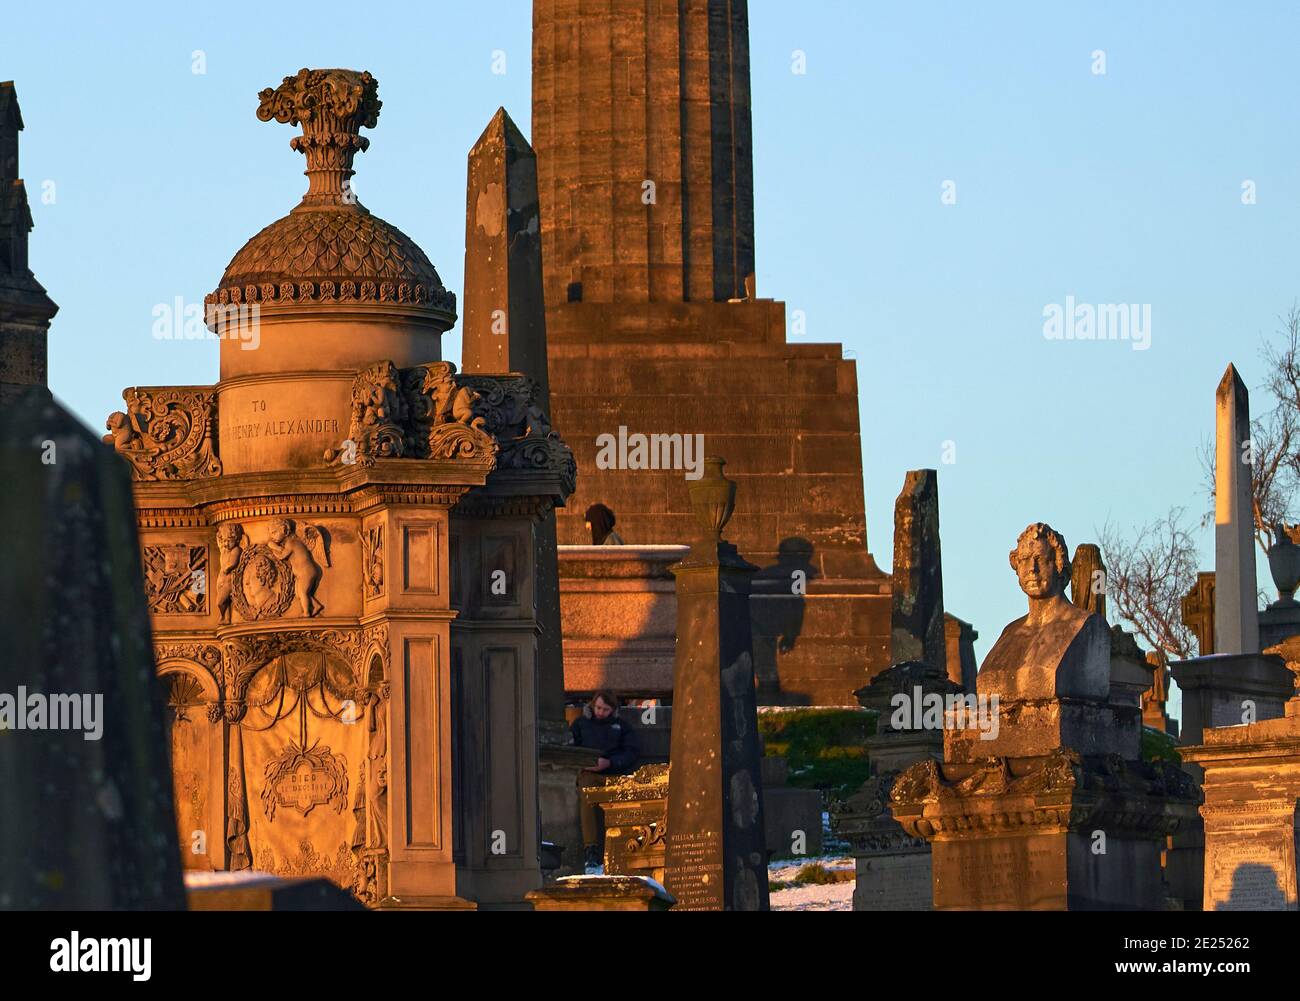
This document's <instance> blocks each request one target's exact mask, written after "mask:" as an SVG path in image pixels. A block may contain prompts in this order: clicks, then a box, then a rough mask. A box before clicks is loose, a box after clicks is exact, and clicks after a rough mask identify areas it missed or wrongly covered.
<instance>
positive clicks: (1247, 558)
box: [1214, 365, 1259, 653]
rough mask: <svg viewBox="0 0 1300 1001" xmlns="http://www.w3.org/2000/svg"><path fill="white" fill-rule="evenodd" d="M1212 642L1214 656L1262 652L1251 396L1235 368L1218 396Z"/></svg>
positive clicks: (1215, 447)
mask: <svg viewBox="0 0 1300 1001" xmlns="http://www.w3.org/2000/svg"><path fill="white" fill-rule="evenodd" d="M1214 403H1215V433H1214V575H1215V577H1214V595H1215V601H1214V641H1215V652H1216V653H1258V652H1259V613H1258V601H1257V599H1256V591H1255V515H1254V506H1253V504H1252V503H1251V500H1252V493H1251V463H1252V456H1251V448H1250V396H1249V394H1248V393H1247V391H1246V384H1245V383H1244V382H1242V381H1241V376H1240V375H1238V374H1237V369H1236V367H1235V366H1233V365H1229V366H1228V370H1227V371H1226V372H1224V373H1223V378H1222V379H1221V380H1220V382H1219V388H1218V391H1217V392H1216V393H1215V398H1214Z"/></svg>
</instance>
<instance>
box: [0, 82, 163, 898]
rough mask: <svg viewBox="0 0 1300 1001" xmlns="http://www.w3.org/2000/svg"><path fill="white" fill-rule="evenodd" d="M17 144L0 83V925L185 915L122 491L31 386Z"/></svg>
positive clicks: (115, 474) (118, 467) (31, 317)
mask: <svg viewBox="0 0 1300 1001" xmlns="http://www.w3.org/2000/svg"><path fill="white" fill-rule="evenodd" d="M21 128H22V118H21V115H20V114H19V112H18V104H17V98H16V96H15V94H14V91H13V85H12V84H0V153H3V154H4V155H3V156H0V239H3V240H4V241H5V242H6V246H5V248H4V251H5V252H4V253H0V410H2V412H3V416H4V419H3V420H2V421H0V526H3V531H4V541H3V543H0V615H2V616H3V624H4V629H3V638H2V640H0V727H3V729H0V909H11V910H12V909H17V910H35V909H174V908H184V906H185V896H184V889H183V884H182V879H181V865H180V850H179V846H178V844H177V835H176V822H175V816H174V810H173V805H172V776H171V757H170V751H169V748H168V743H167V735H166V728H165V723H164V715H163V712H164V708H163V701H162V696H161V690H160V687H159V683H158V680H157V678H156V677H155V672H154V660H153V650H152V643H151V639H150V631H149V618H148V612H147V609H146V606H145V597H144V593H145V592H144V583H143V580H142V573H141V567H140V551H139V545H138V542H137V538H136V523H135V509H134V505H133V503H132V497H131V483H130V477H129V473H128V470H127V467H126V465H125V463H123V462H122V460H121V459H119V458H118V457H117V456H116V455H115V454H114V453H113V451H112V450H111V449H109V448H107V447H105V445H104V444H103V443H102V442H101V441H100V440H99V439H98V438H97V437H96V436H95V435H93V434H91V433H90V431H89V430H87V429H86V428H85V427H84V426H82V425H81V424H80V423H79V422H78V421H77V420H76V419H75V418H73V417H72V416H71V415H70V414H69V413H68V412H67V411H66V410H64V409H63V407H61V406H60V405H59V404H58V403H57V402H55V400H54V399H53V397H52V396H51V395H50V392H49V390H48V389H47V388H46V384H45V383H46V374H45V373H46V335H47V331H48V328H49V322H50V320H51V319H52V318H53V316H54V314H55V312H56V311H57V309H58V307H57V306H55V305H54V303H53V302H51V301H50V299H49V297H48V296H46V294H45V290H44V289H43V288H41V286H40V284H39V283H37V281H36V279H35V277H34V276H33V275H32V272H31V270H30V269H29V268H28V267H27V234H28V232H29V231H30V230H31V225H32V223H31V214H30V212H29V211H28V205H27V199H26V196H25V194H24V193H23V190H22V184H21V182H20V181H18V180H17V170H18V164H17V135H18V131H19V130H20V129H21ZM56 723H57V724H60V725H62V726H63V727H64V728H63V729H50V728H49V727H50V726H51V725H52V724H56ZM88 737H94V738H96V739H87V738H88Z"/></svg>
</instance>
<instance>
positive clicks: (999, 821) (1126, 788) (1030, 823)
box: [890, 748, 1200, 841]
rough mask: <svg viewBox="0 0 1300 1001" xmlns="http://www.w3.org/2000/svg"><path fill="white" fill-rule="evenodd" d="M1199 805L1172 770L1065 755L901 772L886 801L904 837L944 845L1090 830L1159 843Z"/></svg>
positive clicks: (1188, 784)
mask: <svg viewBox="0 0 1300 1001" xmlns="http://www.w3.org/2000/svg"><path fill="white" fill-rule="evenodd" d="M1199 800H1200V796H1199V792H1198V791H1197V790H1196V788H1195V786H1194V785H1193V784H1192V781H1191V779H1190V777H1188V776H1187V775H1186V774H1185V773H1183V772H1182V771H1181V770H1179V769H1178V768H1177V767H1176V766H1173V765H1167V764H1161V763H1153V764H1147V763H1143V762H1126V761H1123V760H1122V759H1121V758H1119V757H1118V755H1107V756H1104V757H1092V756H1089V757H1084V756H1082V755H1079V754H1078V753H1077V752H1075V751H1072V750H1069V749H1065V748H1059V749H1057V750H1056V751H1054V752H1052V753H1051V754H1046V755H1041V756H1037V757H1032V758H1004V757H989V758H981V759H979V760H976V761H973V762H970V763H967V764H951V765H949V764H942V763H940V762H937V761H935V760H933V759H929V760H926V761H923V762H918V763H917V764H915V765H913V766H912V767H911V768H909V769H907V770H906V771H904V772H902V773H901V774H900V775H899V776H898V777H897V778H896V779H895V781H894V786H893V789H892V791H891V795H890V802H891V806H892V809H893V814H894V817H895V819H897V820H898V822H899V823H900V824H901V825H902V827H903V829H904V830H905V831H906V832H907V833H908V834H910V835H912V836H915V837H924V838H927V839H929V840H943V841H958V840H964V839H976V838H982V837H987V836H989V835H991V834H992V835H999V836H1001V835H1006V834H1009V833H1021V834H1030V833H1035V834H1051V833H1064V832H1066V831H1087V830H1092V829H1099V830H1104V831H1107V832H1108V833H1110V834H1115V833H1125V834H1129V835H1132V836H1138V837H1153V838H1158V837H1162V836H1164V835H1166V834H1170V833H1172V832H1173V831H1175V830H1177V829H1178V828H1179V826H1181V825H1182V824H1183V823H1184V822H1185V821H1187V820H1190V819H1191V818H1192V817H1193V816H1194V815H1195V807H1196V804H1197V803H1198V802H1199Z"/></svg>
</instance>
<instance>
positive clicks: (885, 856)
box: [831, 661, 962, 911]
mask: <svg viewBox="0 0 1300 1001" xmlns="http://www.w3.org/2000/svg"><path fill="white" fill-rule="evenodd" d="M961 692H962V689H961V686H959V685H957V684H955V683H954V682H953V681H952V680H951V679H950V678H949V677H948V676H947V674H946V673H944V671H943V670H942V669H941V668H938V667H935V666H934V665H931V664H925V663H922V662H915V661H914V662H907V663H903V664H895V665H894V666H893V667H891V668H889V669H888V670H886V671H881V672H880V674H878V675H876V676H875V677H874V678H872V679H871V683H870V684H868V685H866V686H865V687H863V688H860V689H858V691H857V693H856V695H857V698H858V702H859V703H860V704H861V705H862V706H863V707H864V708H866V709H872V710H874V711H875V712H876V713H877V714H878V716H877V722H876V733H875V735H873V736H871V737H869V738H868V739H867V741H866V744H867V754H868V758H869V760H870V762H871V775H870V777H869V778H868V779H867V780H866V782H864V783H863V784H862V785H861V786H860V787H859V788H858V789H857V790H856V791H855V792H854V793H853V794H852V795H850V796H849V797H848V798H847V799H846V800H844V802H843V803H839V804H836V806H835V807H834V809H833V810H832V812H831V824H832V827H833V829H834V830H835V832H836V833H837V834H838V835H839V836H840V837H842V838H845V839H846V840H847V841H848V842H849V844H850V845H851V846H852V852H853V857H854V861H855V866H856V875H857V881H856V885H855V886H854V890H853V909H854V910H855V911H928V910H930V909H931V907H932V892H931V869H930V862H931V859H930V845H929V844H928V843H927V841H926V840H925V838H923V837H920V836H918V835H916V834H915V833H909V832H908V831H906V830H904V828H903V826H902V825H901V824H900V823H899V822H898V821H897V820H895V819H894V817H893V813H892V810H891V807H890V793H891V791H892V789H893V785H894V781H895V779H897V778H898V776H899V775H900V774H901V773H902V772H903V771H904V770H906V769H907V768H909V767H911V766H912V765H914V764H916V763H917V762H918V761H924V760H927V759H935V760H942V758H943V719H944V716H943V712H942V709H941V708H940V710H939V711H938V712H937V713H935V712H934V711H933V710H932V711H931V712H930V719H929V722H931V723H934V722H937V723H938V725H937V726H933V725H930V726H927V725H926V722H927V720H926V713H925V709H926V708H927V702H929V703H931V704H933V705H937V706H939V707H942V706H944V705H945V700H949V699H950V697H956V696H959V695H960V694H961ZM914 709H915V710H919V711H913V710H914Z"/></svg>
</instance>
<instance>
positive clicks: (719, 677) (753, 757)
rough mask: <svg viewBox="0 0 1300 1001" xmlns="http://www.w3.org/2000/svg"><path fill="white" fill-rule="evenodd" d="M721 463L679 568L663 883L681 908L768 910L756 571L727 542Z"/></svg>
mask: <svg viewBox="0 0 1300 1001" xmlns="http://www.w3.org/2000/svg"><path fill="white" fill-rule="evenodd" d="M723 464H724V463H723V460H722V459H718V458H710V459H706V460H705V467H706V469H705V474H704V476H703V477H702V478H701V479H700V480H698V481H696V482H694V483H692V484H691V487H690V494H691V506H692V507H693V508H694V509H695V515H696V518H697V519H698V524H699V528H698V534H697V536H696V539H695V541H694V542H693V543H692V545H691V549H690V552H689V553H687V555H686V558H685V559H684V560H682V562H681V563H679V564H677V565H676V566H675V567H674V568H673V573H674V574H675V575H676V577H677V665H676V670H675V671H674V673H673V733H672V747H671V752H670V755H671V762H672V774H671V776H670V777H669V784H668V835H667V838H668V847H667V849H666V857H665V862H664V866H665V873H664V882H665V885H666V887H667V889H668V892H669V893H671V894H672V895H673V896H674V897H676V898H677V901H678V903H677V905H676V907H677V908H678V909H681V910H695V911H719V910H726V911H759V910H767V906H768V891H767V855H766V852H765V846H764V834H763V831H764V828H763V798H762V781H761V778H760V773H759V759H760V755H761V752H760V749H759V740H758V718H757V712H756V706H755V701H754V662H753V655H752V653H751V645H750V622H749V581H750V576H751V575H752V574H753V573H754V571H755V570H756V569H757V568H756V567H754V566H752V565H750V564H749V563H747V562H746V561H745V560H743V559H741V557H740V555H739V554H738V553H737V552H736V547H735V546H733V545H732V544H731V543H729V542H726V541H724V540H723V538H722V530H723V528H724V527H725V526H726V524H727V521H728V520H729V519H730V518H731V513H732V510H733V509H734V508H735V503H736V484H735V483H734V482H732V481H731V480H729V479H727V478H726V477H725V476H723V475H722V466H723Z"/></svg>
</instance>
